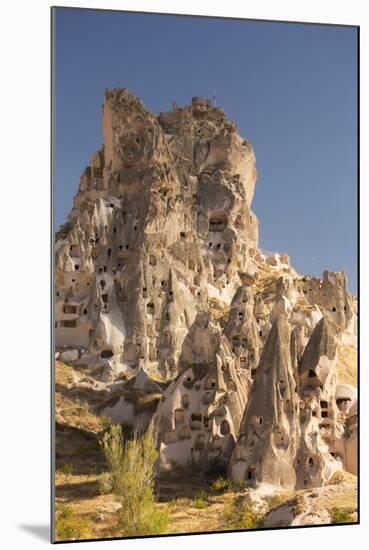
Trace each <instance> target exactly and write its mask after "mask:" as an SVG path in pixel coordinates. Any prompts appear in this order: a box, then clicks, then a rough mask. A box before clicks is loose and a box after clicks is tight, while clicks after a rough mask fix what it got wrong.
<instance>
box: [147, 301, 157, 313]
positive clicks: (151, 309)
mask: <svg viewBox="0 0 369 550" xmlns="http://www.w3.org/2000/svg"><path fill="white" fill-rule="evenodd" d="M146 307H147V313H148V314H149V315H154V313H155V306H154V304H153V303H152V302H149V303H148V304H147V306H146Z"/></svg>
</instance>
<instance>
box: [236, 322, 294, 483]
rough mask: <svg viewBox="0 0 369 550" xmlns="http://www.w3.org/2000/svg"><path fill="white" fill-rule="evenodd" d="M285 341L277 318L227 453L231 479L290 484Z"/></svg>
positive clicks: (285, 330) (290, 381)
mask: <svg viewBox="0 0 369 550" xmlns="http://www.w3.org/2000/svg"><path fill="white" fill-rule="evenodd" d="M290 337H291V335H290V327H289V324H288V322H287V318H286V317H285V316H280V317H278V318H277V319H276V320H275V321H274V323H273V326H272V329H271V331H270V333H269V336H268V339H267V341H266V344H265V346H264V349H263V352H262V356H261V359H260V365H259V367H258V369H257V372H256V376H255V380H254V383H253V386H252V389H251V393H250V396H249V400H248V404H247V407H246V411H245V415H244V418H243V420H242V425H241V430H240V436H239V439H238V443H237V447H236V449H235V451H234V453H233V455H232V461H231V464H230V475H231V477H232V479H236V480H246V481H248V482H249V483H250V484H259V483H269V484H271V485H281V486H283V487H294V486H295V484H296V474H295V470H294V467H293V461H294V458H295V456H296V451H297V445H298V441H299V438H300V426H299V422H298V414H299V400H298V394H297V391H296V381H295V378H294V373H293V366H292V362H291V354H290Z"/></svg>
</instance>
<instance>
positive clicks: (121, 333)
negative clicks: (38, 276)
mask: <svg viewBox="0 0 369 550" xmlns="http://www.w3.org/2000/svg"><path fill="white" fill-rule="evenodd" d="M102 126H103V136H104V143H103V146H102V147H101V149H100V150H99V151H97V152H96V153H95V154H94V155H93V156H92V157H91V162H90V165H89V166H88V167H87V168H86V170H85V171H84V172H83V174H82V176H81V179H80V185H79V189H78V192H77V194H76V196H75V199H74V207H73V209H72V211H71V212H70V214H69V217H68V221H67V222H66V223H65V224H64V225H63V226H62V227H61V228H60V230H59V232H58V233H57V236H56V246H55V251H56V270H55V278H56V306H55V325H56V326H55V337H56V348H57V349H56V352H57V353H58V354H61V357H62V358H64V360H65V361H68V362H71V363H75V364H83V365H86V366H88V367H89V368H90V371H91V373H92V374H91V376H94V374H93V373H99V374H96V378H97V380H98V383H99V384H102V385H104V388H105V389H106V390H107V391H108V392H109V391H110V389H111V388H113V390H114V391H113V393H112V395H113V397H112V399H108V400H107V402H106V403H104V415H110V416H111V417H114V419H115V420H116V421H121V422H124V423H128V424H131V425H132V426H133V427H135V426H137V423H138V420H137V419H139V423H140V425H141V426H142V425H145V426H146V425H147V424H148V423H149V422H150V420H151V419H152V418H153V415H154V413H155V411H156V415H155V420H156V422H157V427H158V448H159V450H160V460H159V463H158V467H159V470H166V469H171V468H172V466H173V465H175V464H177V465H179V466H181V467H182V468H183V467H186V466H187V465H189V464H190V465H193V464H194V463H195V465H196V467H198V468H200V469H204V470H206V469H207V468H210V467H211V466H212V465H213V466H214V465H217V466H219V467H220V468H223V470H224V469H226V470H227V469H228V471H229V472H230V475H231V477H233V478H235V479H244V480H246V481H247V482H249V483H250V484H251V485H258V484H262V483H269V484H272V485H276V486H288V487H293V486H295V487H307V488H308V487H311V486H312V487H314V486H318V485H322V484H324V483H325V482H326V481H327V479H328V478H329V476H331V475H332V473H334V471H335V470H337V469H340V468H345V469H347V470H348V471H349V472H352V473H355V472H356V467H357V466H356V447H357V444H356V437H357V436H356V433H357V410H356V401H355V399H356V397H355V391H354V389H352V387H351V386H348V385H347V384H346V385H345V384H341V380H340V379H339V376H338V371H339V369H338V368H337V364H338V367H340V370H341V372H342V370H343V369H344V364H343V363H342V361H341V363H338V362H339V358H338V355H337V353H336V344H337V343H339V344H340V346H341V355H342V356H344V351H345V350H344V346H346V345H347V346H351V347H352V346H355V345H356V317H357V311H356V309H357V308H356V299H355V297H354V296H353V295H351V294H350V293H349V292H348V290H347V281H346V275H345V273H343V272H337V273H336V272H331V271H325V272H324V274H323V278H322V280H320V279H319V278H318V277H313V276H303V275H300V274H298V273H297V272H296V271H295V270H294V269H293V267H292V266H291V262H290V258H289V257H288V255H287V254H280V253H275V254H271V255H268V254H265V253H263V252H262V251H261V250H259V248H258V221H257V218H256V216H255V214H254V213H253V212H252V211H251V203H252V198H253V194H254V188H255V182H256V176H257V172H256V161H255V154H254V151H253V149H252V146H251V145H250V143H249V142H248V141H247V140H246V139H245V138H243V137H241V136H240V135H239V133H238V130H237V126H236V125H235V124H234V123H233V122H230V121H229V120H228V119H227V116H226V114H225V112H224V110H223V109H222V108H220V107H216V106H214V105H213V104H212V102H210V101H209V100H206V99H203V98H198V97H195V98H193V99H192V103H191V105H189V106H187V107H178V106H177V105H174V107H173V110H172V111H171V112H167V113H160V114H159V115H156V114H154V113H150V112H149V111H147V110H146V109H145V107H144V105H143V103H142V102H141V101H140V100H139V99H138V98H137V97H136V96H134V95H133V94H131V93H130V92H129V91H128V90H127V89H113V90H106V92H105V96H104V104H103V124H102ZM342 346H343V348H342ZM350 376H351V379H352V373H350ZM164 382H165V384H164V385H163V383H164ZM164 386H165V387H164ZM120 392H121V393H120ZM146 395H147V396H148V398H147V399H146ZM157 404H158V405H157ZM136 417H137V418H136Z"/></svg>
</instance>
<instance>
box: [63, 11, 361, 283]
mask: <svg viewBox="0 0 369 550" xmlns="http://www.w3.org/2000/svg"><path fill="white" fill-rule="evenodd" d="M356 33H357V31H356V29H355V28H353V27H338V26H326V25H304V24H287V23H271V22H257V21H245V20H244V21H240V20H238V21H237V20H226V19H215V18H197V17H180V16H162V15H152V14H129V13H124V12H104V11H97V10H91V11H90V10H73V9H67V8H57V10H56V33H55V45H56V57H55V59H56V64H55V74H56V95H55V116H56V118H55V120H56V125H55V126H56V128H55V224H56V227H58V226H59V225H60V224H61V223H63V222H64V221H65V220H66V217H67V214H68V212H69V210H70V209H71V207H72V201H73V196H74V194H75V192H76V190H77V187H78V183H79V176H80V174H81V172H82V171H83V170H84V168H85V166H86V165H87V164H88V162H89V158H90V156H91V154H92V153H93V152H94V151H96V150H97V149H99V148H100V146H101V143H102V133H101V105H102V100H103V93H104V89H105V88H112V87H115V86H119V87H128V88H129V89H130V90H131V91H133V92H134V93H136V94H137V95H138V96H140V98H141V99H142V100H143V102H144V104H145V106H146V108H148V109H150V110H152V111H154V112H157V113H159V112H160V111H166V110H170V109H171V105H172V102H173V101H176V102H177V103H178V104H179V105H185V104H189V103H190V101H191V97H192V96H194V95H203V96H205V97H209V98H211V97H212V96H213V93H214V92H216V94H217V104H218V105H223V106H224V108H225V111H226V112H227V114H228V117H229V118H230V119H231V120H234V121H235V122H236V123H237V124H238V127H239V130H240V133H241V134H242V135H243V136H245V137H247V138H248V139H249V140H250V141H251V143H252V145H253V147H254V149H255V152H256V159H257V169H258V174H259V175H258V182H257V184H256V190H255V196H254V201H253V204H252V208H253V210H254V212H255V213H256V215H257V216H258V218H259V222H260V228H259V229H260V232H259V236H260V243H259V244H260V247H261V248H262V249H264V250H268V251H280V252H287V253H288V254H289V255H290V256H291V261H292V264H293V266H294V267H295V268H296V269H297V270H298V271H301V272H304V273H308V274H317V275H321V274H322V272H323V270H324V269H326V268H328V269H333V270H341V269H343V270H345V271H346V272H347V274H348V277H349V286H350V289H351V290H353V291H355V290H356V286H357V285H356V278H357V235H356V233H357V208H356V204H357V34H356Z"/></svg>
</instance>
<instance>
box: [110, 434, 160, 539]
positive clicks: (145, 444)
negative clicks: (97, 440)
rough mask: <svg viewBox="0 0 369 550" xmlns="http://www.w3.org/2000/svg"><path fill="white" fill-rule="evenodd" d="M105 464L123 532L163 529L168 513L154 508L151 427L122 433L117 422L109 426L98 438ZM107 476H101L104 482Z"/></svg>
mask: <svg viewBox="0 0 369 550" xmlns="http://www.w3.org/2000/svg"><path fill="white" fill-rule="evenodd" d="M101 445H102V450H103V453H104V455H105V458H106V461H107V463H108V466H109V475H110V486H111V488H112V492H113V493H114V494H116V495H117V497H118V498H119V501H120V503H121V505H122V508H121V510H120V512H119V526H120V528H122V529H123V531H124V534H126V535H150V534H158V533H163V532H165V531H166V529H167V526H168V516H167V514H165V513H164V512H162V511H160V510H159V509H157V507H156V505H155V499H154V466H155V462H156V459H157V457H158V452H157V451H156V449H155V444H154V437H153V427H152V425H150V427H149V429H148V430H147V431H146V432H145V433H143V434H138V433H135V434H134V436H133V439H127V438H124V437H123V433H122V428H121V426H119V425H115V426H111V427H110V429H109V431H107V432H106V433H105V435H104V437H103V440H102V442H101ZM106 482H107V480H106V479H105V485H106Z"/></svg>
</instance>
